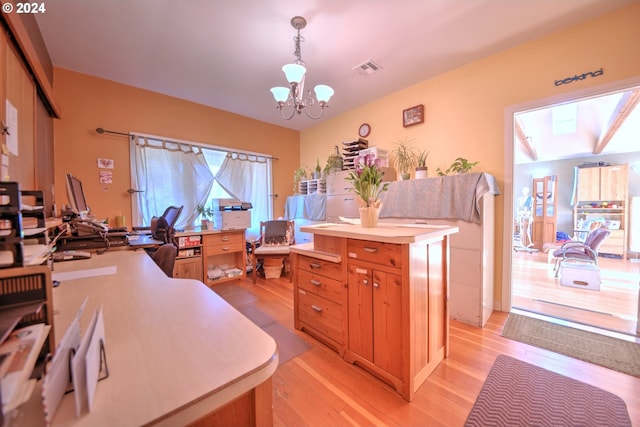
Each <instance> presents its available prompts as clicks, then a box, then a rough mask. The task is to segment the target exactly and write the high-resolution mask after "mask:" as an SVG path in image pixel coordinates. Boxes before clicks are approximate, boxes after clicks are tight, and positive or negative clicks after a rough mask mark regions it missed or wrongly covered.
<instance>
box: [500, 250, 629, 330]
mask: <svg viewBox="0 0 640 427" xmlns="http://www.w3.org/2000/svg"><path fill="white" fill-rule="evenodd" d="M553 265H554V263H553V261H551V263H549V262H548V257H547V255H546V254H544V253H540V252H533V253H528V252H514V253H513V266H512V272H513V274H512V306H513V307H517V308H521V309H524V310H529V311H533V312H537V313H542V314H546V315H549V316H555V317H559V318H562V319H566V320H570V321H573V322H578V323H584V324H589V325H593V326H596V327H599V328H604V329H608V330H612V331H617V332H622V333H625V334H630V335H635V334H636V327H637V314H638V290H639V287H640V263H636V262H631V261H629V260H622V259H611V258H604V257H600V258H599V259H598V267H599V268H600V274H601V280H602V283H601V285H600V290H599V291H594V290H589V289H576V288H573V287H567V286H561V285H560V279H558V278H555V277H554V271H553Z"/></svg>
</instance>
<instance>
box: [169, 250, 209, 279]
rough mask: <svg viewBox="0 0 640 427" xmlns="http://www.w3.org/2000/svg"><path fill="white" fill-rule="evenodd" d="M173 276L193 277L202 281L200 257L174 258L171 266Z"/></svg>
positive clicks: (177, 277) (178, 277)
mask: <svg viewBox="0 0 640 427" xmlns="http://www.w3.org/2000/svg"><path fill="white" fill-rule="evenodd" d="M173 277H175V278H176V279H195V280H200V281H202V257H201V256H196V257H187V258H176V264H175V266H174V267H173Z"/></svg>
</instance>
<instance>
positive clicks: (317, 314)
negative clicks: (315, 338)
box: [298, 289, 342, 343]
mask: <svg viewBox="0 0 640 427" xmlns="http://www.w3.org/2000/svg"><path fill="white" fill-rule="evenodd" d="M298 317H299V320H300V322H303V323H306V324H308V325H309V326H310V327H312V328H313V329H315V330H316V331H318V332H320V333H322V334H323V335H325V336H326V337H328V338H330V339H332V340H333V341H335V342H337V343H342V306H340V304H336V303H335V302H332V301H329V300H328V299H326V298H322V297H319V296H317V295H315V294H312V293H310V292H307V291H305V290H304V289H298Z"/></svg>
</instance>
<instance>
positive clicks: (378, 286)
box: [373, 270, 402, 378]
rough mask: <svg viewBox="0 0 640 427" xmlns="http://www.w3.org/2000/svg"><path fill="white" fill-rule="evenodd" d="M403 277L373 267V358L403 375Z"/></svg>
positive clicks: (385, 368)
mask: <svg viewBox="0 0 640 427" xmlns="http://www.w3.org/2000/svg"><path fill="white" fill-rule="evenodd" d="M401 299H402V279H401V277H400V276H399V275H397V274H391V273H385V272H382V271H378V270H374V271H373V362H374V363H375V364H376V366H378V367H379V368H381V369H384V370H385V371H387V372H389V373H390V374H392V375H393V376H396V377H398V378H400V377H401V375H402V334H401V326H402V325H401V321H402V311H401V310H402V301H401Z"/></svg>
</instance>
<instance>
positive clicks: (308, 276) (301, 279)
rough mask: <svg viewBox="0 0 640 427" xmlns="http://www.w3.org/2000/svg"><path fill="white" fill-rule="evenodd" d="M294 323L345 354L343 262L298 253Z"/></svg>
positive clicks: (295, 273)
mask: <svg viewBox="0 0 640 427" xmlns="http://www.w3.org/2000/svg"><path fill="white" fill-rule="evenodd" d="M293 269H294V277H295V279H294V304H295V307H296V310H295V315H294V326H295V328H296V329H299V330H304V331H305V332H307V333H309V334H310V335H313V336H314V337H316V338H317V339H318V340H320V341H322V342H323V343H325V344H326V345H328V346H329V347H331V348H333V349H334V350H335V351H336V352H338V353H339V354H340V355H343V354H344V342H345V335H346V328H345V317H346V316H345V308H346V307H345V299H346V297H345V295H346V286H345V283H344V281H343V279H342V263H340V262H339V261H336V260H334V261H328V260H322V259H318V258H313V257H309V256H303V255H300V256H294V260H293Z"/></svg>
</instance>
